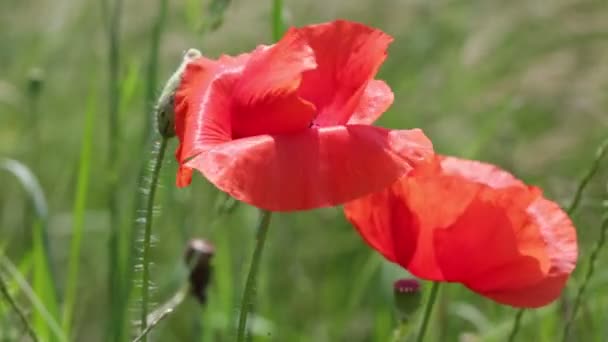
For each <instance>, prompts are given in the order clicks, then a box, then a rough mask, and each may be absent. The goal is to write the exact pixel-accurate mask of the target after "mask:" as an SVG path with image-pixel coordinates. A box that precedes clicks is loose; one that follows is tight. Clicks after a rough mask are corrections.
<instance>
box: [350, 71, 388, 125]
mask: <svg viewBox="0 0 608 342" xmlns="http://www.w3.org/2000/svg"><path fill="white" fill-rule="evenodd" d="M393 100H394V95H393V92H392V91H391V88H390V87H389V86H388V85H387V84H386V83H384V81H378V80H371V81H369V83H368V84H367V87H365V92H363V95H362V96H361V99H360V100H359V105H358V107H357V109H356V110H355V113H354V114H353V116H351V117H350V119H349V120H348V123H349V124H351V125H355V124H362V125H371V124H372V123H374V121H376V119H378V118H379V117H380V115H382V113H384V112H386V110H387V109H388V108H389V107H390V106H391V105H392V104H393Z"/></svg>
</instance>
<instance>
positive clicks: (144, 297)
mask: <svg viewBox="0 0 608 342" xmlns="http://www.w3.org/2000/svg"><path fill="white" fill-rule="evenodd" d="M167 141H168V139H167V138H166V137H162V138H161V140H160V147H159V150H158V154H157V155H156V159H155V160H154V162H153V164H152V178H151V179H150V184H149V185H148V188H147V189H146V191H145V194H147V196H146V199H145V200H146V204H145V208H146V214H145V215H146V217H145V225H144V245H143V255H142V262H143V272H142V283H141V286H142V289H141V291H142V292H141V319H140V321H141V326H140V327H141V331H142V332H144V331H145V330H146V328H147V327H148V319H147V318H148V302H149V295H150V291H149V283H150V244H151V240H152V217H153V215H152V214H153V210H154V197H155V195H156V188H157V185H158V178H159V175H160V169H161V166H162V163H163V159H164V157H165V151H166V150H167ZM142 341H143V342H145V341H146V336H143V338H142Z"/></svg>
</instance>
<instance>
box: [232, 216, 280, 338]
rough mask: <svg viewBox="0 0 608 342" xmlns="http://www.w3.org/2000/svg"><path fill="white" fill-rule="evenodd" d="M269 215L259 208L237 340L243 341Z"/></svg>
mask: <svg viewBox="0 0 608 342" xmlns="http://www.w3.org/2000/svg"><path fill="white" fill-rule="evenodd" d="M271 216H272V213H271V212H270V211H267V210H261V217H260V223H259V224H258V228H257V236H256V244H255V249H254V251H253V258H252V259H251V266H250V267H249V274H248V275H247V281H246V283H245V291H244V292H243V300H242V302H241V313H240V315H239V326H238V330H237V336H236V340H237V341H238V342H242V341H245V336H246V330H247V318H248V316H249V312H250V311H251V309H252V307H253V299H254V295H255V286H256V279H257V275H258V269H259V266H260V260H261V259H262V251H263V250H264V243H265V242H266V235H267V233H268V226H269V224H270V217H271Z"/></svg>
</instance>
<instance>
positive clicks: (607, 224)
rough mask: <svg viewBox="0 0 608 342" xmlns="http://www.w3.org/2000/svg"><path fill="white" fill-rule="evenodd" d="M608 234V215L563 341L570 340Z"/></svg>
mask: <svg viewBox="0 0 608 342" xmlns="http://www.w3.org/2000/svg"><path fill="white" fill-rule="evenodd" d="M607 232H608V215H606V216H604V219H603V221H602V227H601V228H600V237H599V239H598V241H597V243H596V244H595V247H594V248H593V251H591V255H590V256H589V268H588V269H587V273H586V274H585V278H584V280H583V283H582V284H581V286H580V287H579V288H578V291H577V292H576V296H575V297H574V303H573V304H572V314H571V315H570V318H569V319H568V320H567V321H566V323H565V325H564V334H563V337H562V341H566V340H568V337H569V335H570V330H571V328H572V324H573V323H574V319H575V318H576V314H577V313H578V309H579V307H580V305H581V300H582V298H583V295H584V294H585V290H586V289H587V286H588V285H589V280H590V279H591V277H593V273H594V272H595V264H596V261H597V259H598V256H599V254H600V252H601V250H602V248H603V247H604V243H605V242H606V234H607Z"/></svg>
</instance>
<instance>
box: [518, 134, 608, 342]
mask: <svg viewBox="0 0 608 342" xmlns="http://www.w3.org/2000/svg"><path fill="white" fill-rule="evenodd" d="M607 151H608V139H607V140H605V141H603V142H602V143H601V144H600V147H599V148H598V149H597V152H596V153H595V159H594V160H593V162H592V163H591V166H590V167H589V169H587V172H586V173H585V174H584V175H583V177H582V178H581V180H580V181H579V183H578V186H577V187H576V191H575V192H574V197H573V198H572V201H571V202H570V205H569V206H568V207H567V208H566V213H568V216H570V217H572V214H574V212H575V211H576V209H577V208H578V206H579V204H580V201H581V198H582V196H583V192H584V191H585V188H586V187H587V185H588V184H589V182H590V181H591V179H592V178H593V176H595V174H596V173H597V171H598V170H599V167H600V163H601V161H602V159H604V156H605V155H606V152H607ZM599 247H600V248H601V245H600V246H599ZM592 256H593V253H592ZM590 268H591V269H592V267H590ZM592 274H593V272H592ZM587 280H588V279H587ZM583 286H586V284H583V285H582V286H581V288H582V287H583ZM579 290H580V289H579ZM579 293H580V292H579ZM577 297H578V294H577ZM562 300H565V297H562ZM524 311H525V309H519V310H518V311H517V314H516V315H515V320H514V321H513V328H512V329H511V333H510V334H509V342H512V341H515V338H516V337H517V333H518V332H519V329H520V327H521V319H522V317H523V315H524ZM573 319H574V312H573V314H572V316H571V318H570V319H569V320H567V322H566V324H565V325H564V336H565V335H567V330H568V329H570V327H569V326H570V324H571V322H570V321H571V320H573ZM564 338H566V337H564Z"/></svg>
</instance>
